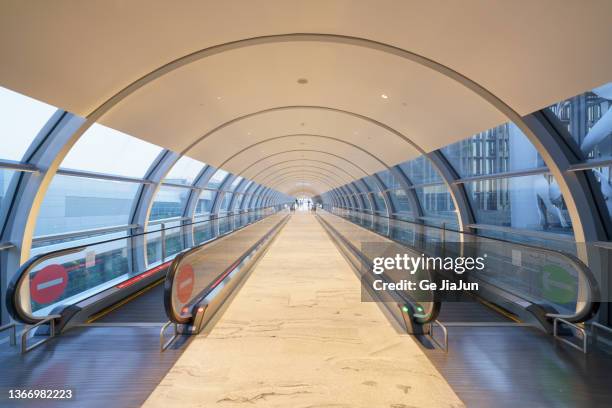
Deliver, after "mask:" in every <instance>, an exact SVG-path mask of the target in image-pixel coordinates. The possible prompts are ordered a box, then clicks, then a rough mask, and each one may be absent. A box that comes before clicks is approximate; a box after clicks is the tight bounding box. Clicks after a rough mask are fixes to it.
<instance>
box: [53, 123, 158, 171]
mask: <svg viewBox="0 0 612 408" xmlns="http://www.w3.org/2000/svg"><path fill="white" fill-rule="evenodd" d="M161 150H162V148H161V147H159V146H155V145H154V144H151V143H147V142H145V141H143V140H140V139H137V138H135V137H132V136H130V135H127V134H125V133H122V132H119V131H118V130H115V129H111V128H109V127H106V126H102V125H100V124H98V123H96V124H94V125H93V126H92V127H90V128H89V130H87V132H85V134H84V135H83V136H81V138H80V139H79V141H78V142H77V143H76V144H75V145H74V147H73V148H72V149H71V150H70V152H69V153H68V155H67V156H66V158H65V159H64V161H63V162H62V167H64V168H69V169H77V170H84V171H92V172H96V173H106V174H113V175H117V176H125V177H136V178H143V177H144V176H145V174H146V172H147V170H148V169H149V167H150V166H151V164H152V163H153V161H154V160H155V158H156V157H157V156H158V155H159V153H160V152H161Z"/></svg>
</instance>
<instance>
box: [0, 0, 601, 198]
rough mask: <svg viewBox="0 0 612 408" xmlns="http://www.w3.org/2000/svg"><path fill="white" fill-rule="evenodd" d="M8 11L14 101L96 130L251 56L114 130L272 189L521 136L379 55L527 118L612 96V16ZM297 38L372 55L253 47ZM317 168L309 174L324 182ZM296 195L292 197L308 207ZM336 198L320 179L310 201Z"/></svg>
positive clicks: (522, 11) (476, 105) (557, 11)
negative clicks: (457, 77) (597, 92)
mask: <svg viewBox="0 0 612 408" xmlns="http://www.w3.org/2000/svg"><path fill="white" fill-rule="evenodd" d="M0 8H1V9H2V12H0V34H1V35H0V52H1V53H2V54H1V55H2V60H3V63H2V64H0V85H2V86H5V87H7V88H10V89H13V90H16V91H19V92H22V93H24V94H26V95H29V96H32V97H35V98H37V99H40V100H43V101H46V102H49V103H52V104H54V105H56V106H59V107H61V108H64V109H67V110H69V111H71V112H74V113H76V114H79V115H83V116H87V115H89V114H90V113H91V112H93V111H94V110H95V109H96V108H97V107H99V106H100V105H102V104H103V103H104V102H105V101H107V100H108V99H109V98H111V97H112V96H113V95H115V94H116V93H117V92H119V91H120V90H121V89H123V88H125V87H126V86H128V85H129V84H131V83H133V82H134V81H136V80H138V79H139V78H141V77H143V76H145V75H147V74H148V73H150V72H152V71H154V70H156V69H158V68H160V67H162V66H164V65H166V64H169V63H170V62H172V61H174V60H176V59H178V58H181V57H183V56H186V55H188V54H191V53H194V52H197V51H198V50H203V49H206V48H209V47H213V46H217V45H220V44H226V43H230V42H238V43H237V44H236V45H235V46H232V47H229V48H228V49H227V50H225V49H224V51H223V52H220V53H217V54H213V55H210V56H207V57H206V58H202V59H199V60H195V61H194V62H191V63H189V64H187V65H184V66H181V67H180V68H178V69H175V70H173V71H170V72H168V73H166V74H165V75H163V76H161V77H159V78H157V79H155V80H153V81H152V82H150V83H148V84H146V85H145V86H143V87H142V88H140V89H138V90H136V91H135V92H134V93H132V94H131V95H129V96H128V97H127V98H125V99H124V100H122V101H121V102H120V103H118V104H117V105H116V106H114V107H113V108H112V109H111V110H110V111H109V112H108V113H106V114H105V115H104V116H102V118H101V119H100V121H101V122H102V123H104V124H106V125H108V126H110V127H113V128H116V129H118V130H121V131H124V132H126V133H129V134H131V135H134V136H136V137H139V138H141V139H144V140H147V141H150V142H152V143H155V144H158V145H160V146H163V147H166V148H169V149H171V150H174V151H177V152H185V153H187V154H188V155H190V156H191V157H193V158H196V159H199V160H202V161H204V162H207V163H210V164H213V165H215V166H222V167H223V168H224V169H226V170H228V171H231V172H233V173H235V174H239V175H241V176H245V177H252V178H254V179H255V180H256V181H260V182H264V183H266V182H268V181H269V180H270V178H269V177H268V178H266V168H267V167H270V166H272V167H271V170H269V171H268V173H269V172H270V171H276V170H274V169H275V168H278V169H280V166H282V165H283V164H288V163H293V165H294V166H296V165H299V164H300V163H302V164H305V163H308V165H310V166H312V165H313V163H315V161H317V162H320V163H321V162H323V163H327V164H325V165H323V166H327V167H333V168H334V169H335V172H336V173H338V174H340V173H341V174H342V178H344V177H345V176H346V177H352V178H359V177H363V176H364V175H365V174H370V173H373V172H376V171H380V170H382V169H384V168H385V166H387V165H394V164H397V163H399V162H401V161H404V160H408V159H410V158H413V157H415V156H416V155H417V154H419V153H418V151H417V150H416V149H415V148H414V147H413V146H411V144H410V143H409V142H407V141H406V140H403V139H402V137H399V136H398V134H401V135H403V137H405V138H407V139H409V140H410V141H412V142H414V143H415V144H416V145H418V146H419V147H420V148H422V149H423V150H424V151H431V150H434V149H436V148H439V147H441V146H444V145H447V144H449V143H452V142H454V141H457V140H460V139H464V138H466V137H468V136H469V135H471V134H473V133H476V132H478V131H481V130H484V129H487V128H490V127H492V126H494V125H496V124H499V123H502V122H504V121H505V120H506V119H505V118H504V116H503V115H502V114H501V113H500V112H498V111H497V110H496V109H494V108H493V107H492V106H491V105H490V104H489V103H488V102H486V101H485V100H484V99H482V98H481V97H480V96H478V95H476V94H475V93H473V92H472V91H470V90H468V89H467V88H466V87H464V86H463V85H461V84H459V83H458V82H455V81H454V80H452V79H450V78H448V77H446V76H444V75H442V74H440V73H438V72H436V71H434V70H432V69H430V68H426V67H424V66H422V65H420V64H418V63H416V62H413V61H411V60H408V59H405V58H402V57H401V56H398V55H393V54H390V53H388V52H383V51H382V50H381V48H380V47H377V46H376V44H375V42H379V43H382V44H387V45H391V46H394V47H398V48H401V49H403V50H407V51H409V52H413V53H416V54H419V55H422V56H423V57H425V58H428V59H431V60H433V61H435V62H437V63H440V64H443V65H444V66H447V67H449V68H451V69H453V70H455V71H457V72H458V73H460V74H462V75H464V76H465V77H467V78H469V79H471V80H473V81H475V82H476V83H478V84H480V85H481V86H483V87H484V88H486V89H487V90H488V91H490V92H491V93H493V94H494V95H496V96H497V97H498V98H500V99H501V100H502V101H503V102H505V103H506V104H508V105H509V106H510V107H511V108H513V109H514V110H515V111H516V112H518V113H519V114H527V113H529V112H532V111H534V110H537V109H540V108H542V107H544V106H547V105H548V104H551V103H553V102H555V101H558V100H560V99H563V98H566V97H569V96H572V95H575V94H578V93H580V92H582V91H584V90H586V89H590V88H593V87H595V86H598V85H601V84H602V83H605V82H608V81H610V79H611V77H610V72H612V54H611V53H608V52H606V51H607V49H608V48H609V39H610V38H612V25H611V24H609V23H610V18H611V17H612V2H610V1H605V0H601V1H595V0H593V1H585V2H566V3H564V4H563V5H560V4H559V2H558V1H553V0H543V1H539V2H531V1H527V0H524V1H514V2H509V1H494V2H487V4H486V5H483V3H482V2H481V1H477V0H466V1H461V2H447V1H429V2H423V1H376V2H371V1H349V0H347V1H327V0H325V1H323V0H321V1H297V2H296V1H284V0H283V1H281V0H278V1H275V0H266V1H249V2H235V1H227V2H218V1H210V2H209V1H189V2H183V3H181V5H180V7H179V6H178V5H176V4H172V3H168V2H162V1H158V0H153V1H151V0H147V1H144V0H140V1H138V0H136V1H130V2H108V1H92V2H73V1H67V0H66V1H58V2H38V3H36V4H35V5H34V4H32V3H30V2H19V1H7V2H3V3H2V5H1V6H0ZM24 27H25V28H27V29H24ZM290 33H318V34H329V35H335V36H350V37H358V38H361V39H366V40H368V41H369V44H370V45H371V46H365V45H364V44H363V43H356V42H351V41H344V40H342V38H340V37H333V38H326V39H325V40H321V41H319V40H316V39H311V40H306V39H301V40H299V41H297V40H296V41H293V40H292V39H291V38H293V37H291V36H288V37H286V38H283V39H282V40H278V41H276V40H269V41H267V40H266V41H262V42H259V43H257V44H255V45H249V46H241V44H242V43H240V41H241V40H245V39H248V38H254V37H261V36H274V35H279V34H290ZM568 50H571V54H570V53H569V52H568ZM300 78H305V79H307V80H308V83H307V84H299V83H298V82H297V80H298V79H300ZM383 94H384V95H386V96H388V98H386V99H385V98H382V97H381V95H383ZM257 112H260V113H257ZM237 118H242V119H237ZM380 124H384V125H385V126H386V127H388V128H385V126H380ZM389 128H391V130H390V129H389ZM394 131H395V132H396V133H398V134H396V133H394ZM266 140H269V141H268V142H264V141H266ZM300 160H302V161H300ZM305 166H306V165H304V167H303V169H302V170H303V171H302V173H304V172H306V171H307V170H309V171H312V170H313V169H312V168H310V169H308V168H307V167H305ZM297 170H299V168H294V172H293V173H291V174H294V175H296V177H297V176H298V175H299V174H300V171H297ZM327 170H328V171H329V170H330V169H329V168H328V169H327ZM279 174H280V173H279ZM328 179H329V180H327V183H329V182H330V180H331V183H332V184H333V185H334V186H335V185H337V184H336V183H340V181H339V178H338V177H336V178H333V177H331V176H329V177H328ZM297 180H298V179H294V180H293V184H292V181H291V178H289V181H287V183H284V182H283V183H281V184H280V185H279V186H278V187H277V188H278V189H279V190H280V191H283V192H290V191H295V188H296V184H295V183H296V182H297ZM327 189H329V187H328V186H326V185H324V184H323V183H322V182H320V181H317V180H314V179H313V180H312V185H311V186H309V191H310V190H312V191H316V192H322V191H326V190H327ZM303 190H305V189H303Z"/></svg>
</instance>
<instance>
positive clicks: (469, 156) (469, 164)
mask: <svg viewBox="0 0 612 408" xmlns="http://www.w3.org/2000/svg"><path fill="white" fill-rule="evenodd" d="M441 151H442V153H443V154H444V156H445V157H446V159H447V160H448V161H449V162H450V164H451V165H452V166H453V167H454V169H455V170H456V171H457V173H458V174H459V176H461V177H472V176H482V175H486V174H496V173H504V172H508V171H516V170H526V169H533V168H537V167H545V164H544V161H543V160H542V157H540V155H539V154H538V152H537V151H536V149H535V147H533V145H532V144H531V142H530V141H529V140H528V139H527V136H525V135H524V134H523V132H522V131H521V130H520V129H519V128H518V127H517V126H516V125H515V124H514V123H505V124H503V125H500V126H497V127H494V128H492V129H489V130H487V131H485V132H481V133H477V134H475V135H474V136H472V137H470V138H468V139H466V140H462V141H460V142H457V143H453V144H452V145H449V146H446V147H444V148H442V149H441Z"/></svg>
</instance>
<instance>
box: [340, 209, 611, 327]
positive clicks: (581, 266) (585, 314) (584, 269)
mask: <svg viewBox="0 0 612 408" xmlns="http://www.w3.org/2000/svg"><path fill="white" fill-rule="evenodd" d="M349 211H351V210H349ZM328 212H329V211H328ZM329 214H332V215H336V216H339V217H341V218H344V219H346V218H345V217H344V216H342V215H338V214H334V213H333V212H329ZM358 214H361V213H358ZM366 215H369V216H371V217H379V216H377V215H373V214H366ZM383 218H386V219H388V220H389V222H393V223H405V224H412V225H416V226H418V227H421V228H433V229H438V230H441V231H442V233H446V232H453V233H456V234H459V235H467V236H469V237H473V238H476V239H478V240H482V241H495V242H500V243H503V244H507V245H512V246H514V247H520V248H526V249H528V250H529V251H533V252H536V253H539V254H542V255H545V256H546V255H552V256H556V257H560V258H562V259H564V260H565V261H567V262H568V263H569V264H571V265H572V266H573V267H574V269H575V270H576V271H577V272H578V273H579V274H581V275H582V278H584V282H585V283H586V288H587V290H586V293H585V294H584V295H585V299H584V300H581V301H580V303H581V305H582V307H581V308H580V309H579V310H577V311H576V312H575V313H572V314H561V313H546V317H548V318H549V319H551V320H554V319H563V320H566V321H568V322H570V323H582V322H585V321H587V320H589V319H591V318H592V317H593V316H594V315H595V314H596V313H597V311H598V310H599V301H598V300H597V299H599V298H600V291H599V285H598V284H597V278H596V277H595V275H594V274H593V271H591V269H590V268H589V267H588V266H587V265H586V264H585V263H584V262H583V261H582V260H580V259H579V258H578V257H577V256H575V255H573V254H570V253H567V252H564V251H561V250H557V249H551V248H542V247H538V246H535V245H531V244H526V243H519V242H515V241H508V240H504V239H500V238H492V237H484V236H482V235H478V234H475V233H472V232H466V231H459V230H453V229H447V228H445V227H444V226H442V227H438V226H431V225H425V224H421V223H417V222H412V221H407V220H402V219H396V218H389V217H383ZM348 221H350V222H353V221H351V220H348ZM353 223H354V222H353ZM354 224H355V225H359V224H356V223H354ZM362 227H363V226H362ZM364 228H365V227H364ZM368 230H370V229H368ZM370 231H372V232H374V233H376V234H378V235H381V236H384V237H386V238H388V239H390V240H392V241H394V242H396V243H398V244H401V245H404V246H406V245H407V243H405V242H402V241H399V240H396V239H394V238H392V237H390V236H387V235H384V234H381V233H380V232H378V231H375V230H370ZM461 244H465V241H461ZM419 250H424V248H419ZM489 284H491V285H494V286H496V285H495V284H492V283H489ZM500 289H501V290H505V289H502V288H500ZM515 296H517V297H521V296H520V295H516V294H515Z"/></svg>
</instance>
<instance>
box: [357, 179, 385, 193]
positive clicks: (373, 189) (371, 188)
mask: <svg viewBox="0 0 612 408" xmlns="http://www.w3.org/2000/svg"><path fill="white" fill-rule="evenodd" d="M361 180H362V181H363V182H364V183H365V185H366V186H368V189H369V191H371V192H376V191H380V188H379V187H378V184H377V183H376V181H375V180H374V179H373V178H372V176H368V177H364V178H362V179H361Z"/></svg>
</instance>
